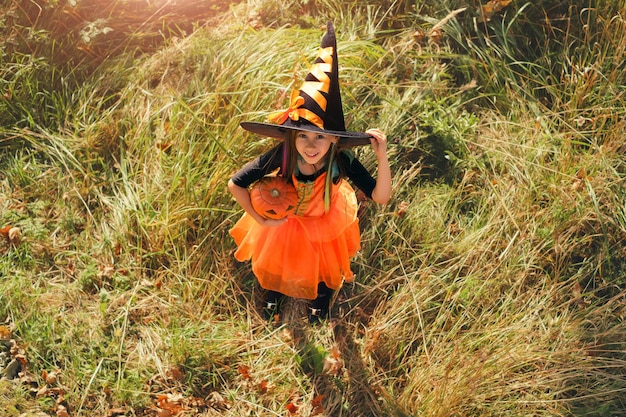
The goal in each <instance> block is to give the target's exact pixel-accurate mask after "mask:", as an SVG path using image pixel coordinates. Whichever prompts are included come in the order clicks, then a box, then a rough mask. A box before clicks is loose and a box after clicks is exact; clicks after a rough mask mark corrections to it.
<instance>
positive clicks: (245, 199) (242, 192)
mask: <svg viewBox="0 0 626 417" xmlns="http://www.w3.org/2000/svg"><path fill="white" fill-rule="evenodd" d="M228 191H230V193H231V194H232V195H233V197H235V200H237V203H239V205H240V206H241V208H242V209H244V211H245V212H246V213H248V214H249V215H250V216H251V217H252V218H253V219H254V220H256V222H257V223H259V224H261V225H263V226H278V225H280V224H282V223H284V222H285V221H286V220H287V218H284V219H279V220H274V219H266V218H265V217H263V216H261V215H260V214H259V213H257V212H256V211H254V208H252V201H251V200H250V192H249V191H248V189H247V188H243V187H240V186H238V185H237V184H235V183H234V182H233V180H232V179H231V180H229V181H228Z"/></svg>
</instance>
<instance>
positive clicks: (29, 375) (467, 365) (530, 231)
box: [0, 1, 626, 416]
mask: <svg viewBox="0 0 626 417" xmlns="http://www.w3.org/2000/svg"><path fill="white" fill-rule="evenodd" d="M12 4H14V5H15V4H16V3H12ZM281 4H283V3H281ZM413 6H415V7H413ZM417 6H418V5H417V4H413V3H412V2H387V3H385V2H377V3H374V2H368V3H367V4H365V3H363V4H361V3H359V4H356V3H354V4H352V3H346V2H332V1H324V2H315V4H313V3H312V2H295V1H294V2H292V3H290V7H286V8H285V7H283V8H279V4H278V3H276V2H272V1H263V2H256V1H250V2H246V3H242V4H240V5H237V6H233V7H232V8H231V9H230V12H229V13H228V14H225V15H223V16H221V17H220V22H221V23H222V24H221V25H220V26H219V27H210V26H207V27H204V28H198V29H197V30H195V31H194V32H193V33H192V34H190V35H189V36H184V37H183V36H181V37H179V38H176V39H171V40H169V41H167V42H166V43H165V45H164V46H163V47H162V48H161V49H158V50H156V51H154V52H153V53H150V54H147V55H145V56H143V57H137V56H135V55H126V54H123V55H122V56H120V57H118V58H117V59H116V60H115V61H113V60H112V61H106V62H107V63H108V65H103V66H102V67H100V69H99V70H98V71H96V72H94V73H92V74H91V76H90V78H88V82H86V84H85V85H84V86H83V87H81V88H78V89H76V90H75V91H73V92H72V94H71V95H68V92H69V90H68V89H61V92H59V93H58V94H59V96H58V97H59V102H60V103H63V105H61V106H57V107H56V108H57V109H62V111H60V112H59V114H61V113H62V114H63V116H62V117H61V116H59V117H58V118H57V117H56V116H55V117H54V118H53V119H54V120H55V121H54V122H51V123H50V124H49V125H41V124H42V123H43V122H37V123H34V124H32V123H31V124H26V125H24V126H9V125H4V126H3V134H4V135H5V136H3V139H0V140H3V141H4V142H0V144H3V143H4V144H10V146H4V147H0V152H1V155H2V158H1V160H0V189H1V190H2V192H1V193H0V223H1V224H0V227H2V226H4V225H5V224H8V225H11V226H14V227H17V228H19V229H20V231H21V233H22V236H23V239H22V241H21V242H20V243H19V244H18V245H15V244H11V243H10V242H8V241H7V240H6V239H5V238H4V237H0V253H2V256H3V258H2V261H0V280H1V281H2V284H1V285H0V320H1V321H2V323H4V324H3V325H4V326H6V327H7V328H9V329H10V331H11V338H12V339H15V343H16V344H17V346H18V347H19V348H21V349H22V350H23V354H24V357H25V358H27V360H28V362H27V363H26V364H25V365H24V366H23V371H24V374H23V375H22V377H21V379H20V380H17V381H11V382H10V383H9V384H10V385H7V384H0V398H2V399H3V400H5V399H6V401H5V404H7V405H6V406H5V405H4V404H2V405H1V406H2V407H4V408H0V411H1V412H3V413H5V414H7V415H10V416H13V415H15V416H19V415H21V414H23V413H25V412H36V411H45V412H46V413H48V414H55V413H57V412H61V411H63V408H61V407H64V408H67V410H68V411H69V413H70V415H85V416H91V415H111V414H113V413H114V412H118V413H120V412H122V411H123V412H124V413H125V414H126V415H156V414H158V411H157V409H160V410H161V411H160V413H161V415H164V414H167V412H171V413H174V412H175V411H183V412H187V413H190V414H196V415H232V416H240V415H289V414H294V413H295V414H296V415H303V416H305V415H329V416H330V415H332V416H371V415H376V416H412V415H424V416H449V415H485V416H488V415H494V416H495V415H545V416H548V415H549V416H554V415H581V416H582V415H620V414H623V411H624V409H625V407H624V403H623V400H622V399H621V398H622V397H623V392H624V391H625V390H626V379H625V378H624V372H623V370H624V359H625V358H624V353H623V352H624V333H625V329H624V328H623V323H622V320H621V316H622V315H623V309H624V279H623V276H624V273H623V271H624V265H625V262H624V259H626V258H625V256H624V255H625V254H624V250H623V248H622V246H623V245H622V244H621V242H622V240H623V235H624V231H625V230H626V216H625V215H624V207H626V205H625V197H626V195H625V193H624V190H623V186H622V183H623V181H622V179H623V178H622V177H623V168H624V160H623V155H622V153H623V144H622V142H621V141H620V140H619V138H620V132H619V131H617V130H616V129H614V128H613V127H618V126H621V125H620V123H622V121H621V114H622V113H621V112H622V111H623V100H622V95H621V93H620V85H621V84H620V83H619V80H620V79H621V78H622V77H623V73H622V72H621V69H620V67H619V65H615V64H613V63H614V62H617V61H615V58H616V56H617V55H616V54H620V53H621V52H620V51H621V49H619V48H618V46H619V45H621V44H620V42H621V41H620V39H621V38H620V39H617V40H616V39H615V38H613V37H610V36H609V34H610V33H612V32H615V33H621V32H617V31H616V28H619V27H621V26H620V25H621V19H620V18H619V15H618V14H615V11H614V9H611V8H610V7H608V6H607V9H606V10H602V13H599V14H598V15H597V16H602V17H605V19H600V20H598V19H596V20H594V22H595V23H597V22H598V21H600V22H604V23H602V24H601V25H600V26H598V27H599V28H602V30H601V31H600V32H597V31H596V32H593V31H591V29H589V30H590V31H589V32H585V31H584V30H582V31H581V32H575V33H574V31H571V32H567V31H563V32H558V31H556V30H555V31H554V32H551V33H552V35H551V36H550V37H548V38H546V42H545V43H544V44H542V43H541V42H539V40H540V39H541V38H540V36H539V34H540V33H544V29H545V27H542V26H541V24H540V23H537V21H536V20H534V19H531V18H530V17H531V16H534V14H533V13H537V12H538V11H540V10H541V9H540V8H539V7H538V6H537V7H535V6H532V5H530V4H529V5H524V4H515V3H513V4H512V5H511V6H510V7H509V8H508V9H506V11H505V12H503V13H502V14H499V15H496V16H494V17H493V18H492V20H491V21H489V22H484V23H482V24H481V25H480V26H479V25H477V24H474V23H473V22H479V20H476V19H472V18H471V17H472V15H473V16H474V17H476V16H477V13H479V9H478V8H477V5H473V4H472V5H470V6H471V7H469V8H468V9H467V10H466V11H464V12H462V13H458V14H452V15H451V14H450V12H451V11H454V10H457V9H458V6H459V5H456V4H454V3H453V2H450V3H446V4H437V5H435V4H432V5H431V4H421V5H419V7H417ZM124 10H127V9H124ZM546 10H547V11H550V13H552V11H551V9H546ZM573 10H577V9H572V11H573ZM578 11H579V12H580V10H578ZM577 13H578V12H577ZM611 13H612V14H611ZM583 15H584V13H583ZM337 16H341V19H338V18H337ZM451 16H453V17H451ZM577 16H578V15H577ZM609 16H610V17H609ZM570 17H572V18H573V17H574V16H573V15H572V16H570ZM328 18H331V19H333V20H336V21H335V26H336V27H337V33H338V38H339V57H340V64H341V67H342V69H341V71H342V72H341V75H342V77H341V81H342V86H343V94H344V96H343V98H344V106H345V109H346V117H347V122H348V125H349V127H350V128H351V129H354V130H362V129H365V128H367V127H373V126H377V127H381V128H382V129H383V130H385V131H386V132H387V133H388V136H389V138H390V145H389V155H390V160H391V165H392V170H393V172H394V179H393V184H394V185H393V186H394V201H393V202H392V203H390V204H389V205H388V206H385V207H377V206H374V205H372V204H371V203H367V202H364V203H363V205H362V210H361V225H362V230H363V231H362V251H361V253H360V254H359V255H358V256H357V258H356V259H355V260H354V263H353V266H354V271H355V273H356V275H357V280H356V282H355V283H354V284H348V285H346V286H345V287H344V289H343V290H342V291H340V292H339V293H338V294H337V297H336V300H335V303H334V307H333V316H334V317H336V319H335V320H334V321H333V322H332V323H331V324H330V325H327V326H326V325H325V326H321V327H310V326H308V325H307V324H306V319H304V303H303V302H301V301H299V300H290V301H289V302H288V303H287V305H286V311H285V321H284V323H283V325H282V326H280V327H271V326H268V325H267V324H266V323H264V322H263V320H262V319H261V318H260V317H259V315H258V313H257V308H256V307H257V301H258V297H257V292H258V287H257V286H256V284H255V280H254V277H253V276H252V274H251V272H250V267H249V265H248V264H238V263H236V262H235V261H234V260H233V257H232V251H233V249H234V243H233V242H232V240H231V239H230V237H229V235H228V229H229V228H230V227H231V226H232V224H233V223H234V222H235V221H236V220H237V219H238V217H239V216H240V215H241V210H240V209H239V208H238V207H237V206H236V204H235V203H234V201H233V200H232V198H231V197H230V195H229V194H228V192H227V190H226V187H225V184H226V181H227V179H228V178H229V176H230V175H231V174H232V173H233V172H235V170H236V169H238V168H239V167H240V166H241V165H242V164H244V163H245V162H247V161H248V160H249V159H251V158H253V157H254V156H256V155H257V154H259V153H260V152H262V151H263V150H266V149H268V148H269V147H271V146H272V145H273V143H274V142H273V141H272V140H271V139H265V138H259V137H256V136H254V135H251V134H249V133H245V132H244V131H243V130H242V129H240V128H239V127H238V125H239V123H240V122H241V121H244V120H257V121H262V120H263V119H264V118H265V116H266V115H267V113H269V112H271V111H273V110H275V109H277V108H282V107H284V106H285V104H286V100H287V99H288V93H289V91H290V89H291V88H292V87H293V86H296V85H298V84H299V82H300V81H301V79H302V77H303V76H304V75H305V74H306V71H307V69H308V67H309V65H310V63H311V62H312V61H313V59H314V58H315V56H316V52H317V47H318V42H319V39H320V37H321V35H322V32H321V30H320V29H319V28H320V27H321V26H323V24H324V23H325V21H326V19H328ZM288 22H291V23H292V22H296V23H298V25H287V23H288ZM468 22H469V23H470V24H469V25H468ZM558 23H559V24H561V23H562V21H559V22H558ZM595 23H594V24H595ZM555 25H556V22H555V23H554V24H553V26H552V27H554V26H555ZM151 27H152V26H151ZM433 27H439V28H442V29H443V32H442V33H443V34H442V35H439V34H438V33H439V32H437V33H434V32H429V31H430V30H431V29H432V28H433ZM559 27H561V26H559ZM572 27H573V26H572ZM424 34H425V35H424ZM435 35H436V36H435ZM524 36H526V37H533V42H532V43H529V44H528V45H532V48H537V47H540V49H537V50H535V49H533V50H532V51H526V52H528V54H525V51H524V50H523V46H522V45H526V44H524V43H523V42H521V41H519V39H522V38H523V37H524ZM518 38H519V39H518ZM594 44H597V45H599V46H595V47H594V46H593V45H594ZM110 46H111V47H113V46H114V45H112V44H111V45H110ZM529 48H530V46H529ZM541 48H543V49H541ZM574 49H575V51H574ZM531 52H533V53H531ZM546 52H550V53H552V54H546ZM583 52H584V53H583ZM24 56H25V57H26V55H24ZM524 57H526V58H525V59H523V58H524ZM565 58H568V59H569V61H570V62H573V60H574V59H577V60H578V61H577V64H576V65H577V66H582V68H584V67H585V66H587V64H589V65H591V66H592V68H595V69H596V70H595V71H593V72H592V73H593V74H596V75H595V76H594V77H589V78H584V77H583V78H581V77H577V78H576V77H569V76H568V77H566V76H565V75H562V77H561V75H559V76H560V77H561V78H560V79H559V80H560V81H559V82H560V83H561V84H559V85H561V87H559V88H556V87H557V84H555V83H554V82H553V80H554V77H555V74H565V73H564V72H563V73H559V72H554V65H556V64H555V63H557V62H567V59H565ZM587 60H589V61H587ZM592 60H593V62H592ZM38 62H39V61H37V60H36V59H35V60H34V61H33V63H34V64H33V65H36V64H37V63H38ZM44 64H45V65H48V64H47V63H44ZM2 68H3V70H4V68H5V67H4V66H3V67H2ZM571 74H574V75H576V74H578V73H575V72H574V73H571ZM589 74H591V73H589ZM579 75H580V74H579ZM549 77H552V78H549ZM25 79H26V80H28V81H29V82H31V83H33V84H32V85H34V83H35V75H34V73H29V74H28V75H25ZM473 79H474V80H475V81H476V82H475V83H472V82H471V81H472V80H473ZM37 80H39V79H37ZM37 82H40V81H37ZM41 82H43V81H41ZM45 88H50V89H51V90H54V91H57V90H56V89H54V88H52V87H48V86H46V87H45ZM46 91H47V90H46ZM549 104H550V105H549ZM607 109H608V110H609V111H608V112H607ZM580 112H584V114H585V115H588V116H589V117H587V116H583V115H582V114H580ZM30 113H32V111H30V110H29V111H25V112H24V113H23V114H30ZM578 117H583V119H584V120H583V119H580V122H578V121H577V120H578ZM60 120H62V123H61V122H59V121H60ZM609 127H610V128H609ZM8 138H10V140H8ZM357 154H358V155H359V157H360V158H361V159H362V160H363V162H364V163H365V165H366V166H367V167H369V168H371V169H373V170H375V158H374V157H373V155H372V153H371V151H369V150H368V149H365V148H362V149H358V150H357ZM3 329H4V328H3ZM3 331H4V332H6V330H3ZM0 334H2V333H0ZM1 346H2V345H0V348H1ZM0 365H1V363H0ZM44 371H45V372H44ZM50 373H54V374H55V375H58V378H56V379H54V380H53V379H51V378H50ZM16 387H19V388H16ZM28 387H34V388H36V389H37V390H38V391H39V399H38V400H37V401H32V400H30V399H29V398H28V396H27V395H26V394H24V393H23V392H21V391H19V390H28ZM44 387H46V388H44ZM11 390H12V391H14V392H15V394H12V395H9V394H8V392H9V391H11ZM120 410H122V411H120Z"/></svg>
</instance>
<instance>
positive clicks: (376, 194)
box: [365, 129, 391, 204]
mask: <svg viewBox="0 0 626 417" xmlns="http://www.w3.org/2000/svg"><path fill="white" fill-rule="evenodd" d="M365 133H367V134H369V135H371V136H372V137H371V138H370V142H371V143H372V150H373V151H374V154H376V158H377V159H378V174H377V175H376V186H375V187H374V190H373V191H372V200H374V201H375V202H377V203H378V204H387V203H388V202H389V200H390V199H391V169H390V168H389V160H388V159H387V137H386V136H385V134H384V133H383V132H382V131H380V130H379V129H369V130H367V131H366V132H365Z"/></svg>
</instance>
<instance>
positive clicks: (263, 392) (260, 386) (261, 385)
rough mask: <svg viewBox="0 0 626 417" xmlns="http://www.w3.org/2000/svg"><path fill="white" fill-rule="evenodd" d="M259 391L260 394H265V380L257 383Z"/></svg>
mask: <svg viewBox="0 0 626 417" xmlns="http://www.w3.org/2000/svg"><path fill="white" fill-rule="evenodd" d="M259 391H260V392H261V394H266V393H267V381H266V380H262V381H261V382H260V383H259Z"/></svg>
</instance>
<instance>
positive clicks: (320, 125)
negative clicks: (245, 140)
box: [241, 22, 371, 146]
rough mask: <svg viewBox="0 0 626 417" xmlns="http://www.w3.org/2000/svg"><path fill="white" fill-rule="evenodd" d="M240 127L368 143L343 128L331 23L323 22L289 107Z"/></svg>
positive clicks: (266, 133)
mask: <svg viewBox="0 0 626 417" xmlns="http://www.w3.org/2000/svg"><path fill="white" fill-rule="evenodd" d="M241 127H243V128H244V129H246V130H248V131H250V132H253V133H257V134H260V135H263V136H270V137H273V138H278V139H284V138H285V133H286V132H287V130H305V131H309V132H321V133H324V134H328V135H334V136H339V145H342V146H357V145H366V144H369V143H370V141H369V138H370V137H371V136H370V135H368V134H367V133H361V132H349V131H346V125H345V121H344V117H343V107H342V104H341V91H340V89H339V62H338V60H337V40H336V38H335V30H334V28H333V25H332V23H331V22H328V23H327V25H326V34H325V35H324V37H323V38H322V42H321V46H320V51H319V55H318V57H317V59H316V60H315V62H314V63H313V67H312V68H311V70H310V72H309V74H308V75H307V76H306V78H305V79H304V83H303V85H302V86H301V87H300V90H294V91H292V93H291V103H290V105H289V108H288V109H286V110H281V111H278V112H275V113H272V114H270V115H269V117H268V123H259V122H243V123H241Z"/></svg>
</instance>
